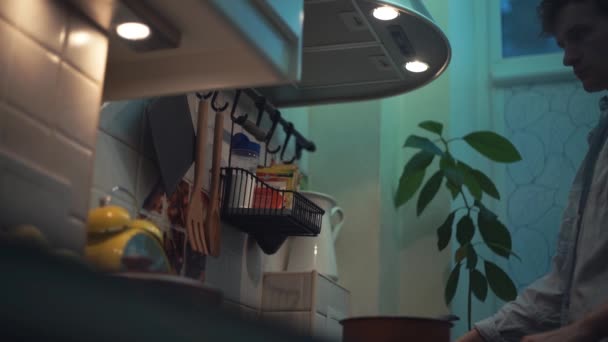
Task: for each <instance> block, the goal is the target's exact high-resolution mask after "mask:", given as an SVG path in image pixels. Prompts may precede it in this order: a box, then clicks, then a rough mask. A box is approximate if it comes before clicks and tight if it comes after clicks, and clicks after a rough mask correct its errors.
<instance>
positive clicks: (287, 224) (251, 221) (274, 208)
mask: <svg viewBox="0 0 608 342" xmlns="http://www.w3.org/2000/svg"><path fill="white" fill-rule="evenodd" d="M221 189H222V191H221V197H220V213H221V217H222V219H223V220H224V221H226V222H228V223H230V224H232V225H234V226H235V227H237V228H239V229H241V230H243V231H245V232H247V233H250V234H257V235H267V234H277V235H286V236H316V235H318V234H319V232H321V220H322V218H323V214H324V213H325V212H324V211H323V209H321V208H319V206H317V205H316V204H315V203H314V202H312V201H311V200H309V199H307V198H306V197H304V196H303V195H301V194H299V193H297V192H294V191H288V190H280V189H276V188H274V187H272V186H270V185H268V184H266V183H265V182H263V181H262V180H260V179H259V178H258V177H256V176H255V175H254V174H253V173H251V172H249V171H247V170H245V169H241V168H231V167H228V168H222V170H221Z"/></svg>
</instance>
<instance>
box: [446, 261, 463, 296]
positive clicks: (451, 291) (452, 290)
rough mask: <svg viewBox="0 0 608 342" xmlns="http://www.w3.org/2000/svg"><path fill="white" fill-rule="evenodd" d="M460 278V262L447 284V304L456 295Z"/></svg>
mask: <svg viewBox="0 0 608 342" xmlns="http://www.w3.org/2000/svg"><path fill="white" fill-rule="evenodd" d="M458 278H460V264H458V265H456V266H455V267H454V269H453V270H452V272H451V273H450V276H449V277H448V283H447V284H446V285H445V292H444V296H445V297H444V298H445V304H446V305H449V304H450V302H451V301H452V299H454V295H455V294H456V287H457V286H458Z"/></svg>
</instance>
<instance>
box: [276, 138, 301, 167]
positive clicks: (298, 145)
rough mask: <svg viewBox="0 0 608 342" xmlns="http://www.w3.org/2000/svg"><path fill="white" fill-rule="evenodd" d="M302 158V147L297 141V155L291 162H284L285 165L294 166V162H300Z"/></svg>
mask: <svg viewBox="0 0 608 342" xmlns="http://www.w3.org/2000/svg"><path fill="white" fill-rule="evenodd" d="M300 158H302V145H300V143H299V142H297V141H296V153H295V154H294V156H293V157H292V158H291V159H290V160H283V163H285V164H293V162H294V161H296V160H300ZM281 160H282V158H281Z"/></svg>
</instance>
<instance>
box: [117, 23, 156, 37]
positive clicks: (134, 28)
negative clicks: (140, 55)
mask: <svg viewBox="0 0 608 342" xmlns="http://www.w3.org/2000/svg"><path fill="white" fill-rule="evenodd" d="M116 33H118V35H119V36H120V37H122V38H124V39H128V40H142V39H146V38H148V37H149V36H150V27H148V25H146V24H142V23H138V22H130V23H122V24H120V25H118V26H116Z"/></svg>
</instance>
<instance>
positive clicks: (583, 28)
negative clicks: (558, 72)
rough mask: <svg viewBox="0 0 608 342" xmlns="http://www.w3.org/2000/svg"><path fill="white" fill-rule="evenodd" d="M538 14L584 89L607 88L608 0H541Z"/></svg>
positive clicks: (544, 29) (566, 63)
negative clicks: (561, 49) (562, 50)
mask: <svg viewBox="0 0 608 342" xmlns="http://www.w3.org/2000/svg"><path fill="white" fill-rule="evenodd" d="M539 16H540V19H541V22H542V27H543V31H544V32H545V33H546V34H549V35H553V36H555V38H556V39H557V43H558V44H559V45H560V46H561V47H562V48H563V49H564V65H566V66H570V67H572V69H573V70H574V73H575V74H576V77H578V79H580V80H581V82H583V87H584V88H585V90H587V91H599V90H606V89H608V0H542V2H541V4H540V6H539Z"/></svg>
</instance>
